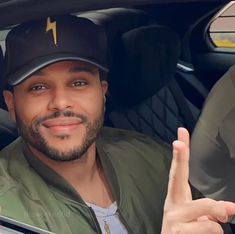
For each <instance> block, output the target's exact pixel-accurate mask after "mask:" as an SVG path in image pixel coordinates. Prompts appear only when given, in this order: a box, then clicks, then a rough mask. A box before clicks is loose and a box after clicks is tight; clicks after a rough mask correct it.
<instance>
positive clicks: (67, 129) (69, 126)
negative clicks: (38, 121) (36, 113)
mask: <svg viewBox="0 0 235 234" xmlns="http://www.w3.org/2000/svg"><path fill="white" fill-rule="evenodd" d="M81 124H82V120H81V119H79V118H73V117H64V118H56V119H49V120H45V121H44V122H43V123H42V126H43V127H45V128H46V129H48V130H49V131H51V132H52V133H53V134H55V135H61V134H63V135H64V134H66V135H70V134H71V133H72V132H73V131H74V130H76V129H77V128H78V126H79V125H81Z"/></svg>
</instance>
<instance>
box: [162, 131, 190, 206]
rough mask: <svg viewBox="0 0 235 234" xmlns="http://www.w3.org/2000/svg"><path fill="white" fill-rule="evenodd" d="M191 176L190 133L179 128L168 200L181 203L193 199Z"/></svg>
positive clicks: (174, 145) (174, 149)
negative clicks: (189, 181) (190, 183)
mask: <svg viewBox="0 0 235 234" xmlns="http://www.w3.org/2000/svg"><path fill="white" fill-rule="evenodd" d="M188 178H189V133H188V131H187V130H186V129H185V128H179V129H178V140H176V141H174V142H173V158H172V162H171V169H170V174H169V182H168V192H167V198H166V201H167V202H173V203H181V202H185V201H189V200H191V199H192V196H191V190H190V187H189V184H188Z"/></svg>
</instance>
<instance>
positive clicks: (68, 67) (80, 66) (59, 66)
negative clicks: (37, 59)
mask: <svg viewBox="0 0 235 234" xmlns="http://www.w3.org/2000/svg"><path fill="white" fill-rule="evenodd" d="M83 71H84V72H89V73H91V74H93V73H94V74H95V73H97V71H98V68H97V67H96V66H94V65H93V64H90V63H87V62H83V61H73V60H71V61H62V62H57V63H53V64H50V65H48V66H46V67H44V68H42V69H40V70H38V71H36V72H35V73H33V74H32V76H35V75H44V74H47V73H50V72H68V73H74V72H83Z"/></svg>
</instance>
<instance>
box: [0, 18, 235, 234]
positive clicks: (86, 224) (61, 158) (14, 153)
mask: <svg viewBox="0 0 235 234" xmlns="http://www.w3.org/2000/svg"><path fill="white" fill-rule="evenodd" d="M105 54H106V38H105V34H104V32H103V31H102V28H100V27H99V26H97V25H95V24H93V23H92V22H91V21H89V20H87V19H82V18H77V17H75V16H59V17H51V18H50V17H48V18H47V19H43V20H39V21H35V22H29V23H26V24H23V25H20V26H18V27H16V28H15V29H13V30H12V31H11V32H10V33H9V35H8V36H7V39H6V76H5V78H6V82H7V85H6V90H5V91H4V98H5V101H6V103H7V106H8V109H9V112H10V113H11V116H12V118H13V119H14V120H15V121H16V123H17V125H18V128H19V131H20V133H21V136H22V137H21V138H19V139H17V140H16V141H15V142H13V143H12V144H11V145H9V146H8V147H6V148H5V149H3V150H2V151H1V159H0V160H1V161H0V167H1V169H0V174H1V177H0V184H1V186H0V205H1V213H2V215H4V216H7V217H10V218H13V219H16V220H19V221H22V222H25V223H28V224H31V225H35V226H37V227H40V228H42V229H46V230H50V231H52V232H54V233H59V234H60V233H61V234H63V233H66V234H69V233H101V232H102V233H124V234H125V233H136V234H137V233H148V234H154V233H160V232H161V233H162V234H171V233H187V234H190V233H206V234H210V233H222V228H221V226H220V224H219V223H218V222H223V223H225V222H227V220H228V216H229V215H233V214H235V205H234V204H233V203H226V202H216V201H213V200H209V199H202V200H197V201H192V195H191V191H190V187H189V185H188V154H189V149H188V144H189V136H188V133H187V131H186V130H185V129H179V134H178V135H179V140H178V141H176V142H174V151H173V154H174V157H173V160H172V166H171V172H170V180H169V185H168V172H169V168H170V162H171V157H170V156H169V153H168V150H167V149H166V148H165V147H164V146H162V145H161V144H160V143H158V142H156V141H154V140H152V139H148V138H146V136H143V135H142V134H138V133H134V132H127V131H124V130H117V129H116V130H115V129H110V128H102V129H101V127H102V123H103V116H104V105H105V94H106V92H107V88H108V84H107V81H106V80H105V77H106V76H105V74H106V72H107V65H106V56H105ZM167 185H168V193H167ZM166 195H167V198H166V202H165V209H164V201H165V197H166ZM163 209H164V214H163ZM162 217H163V219H162Z"/></svg>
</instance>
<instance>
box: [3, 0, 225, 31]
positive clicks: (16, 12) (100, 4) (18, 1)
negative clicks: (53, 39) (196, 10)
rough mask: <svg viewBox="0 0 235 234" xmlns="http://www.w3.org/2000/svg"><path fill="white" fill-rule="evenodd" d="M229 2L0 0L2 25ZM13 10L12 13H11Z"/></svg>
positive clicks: (186, 0)
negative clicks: (52, 17) (103, 12)
mask: <svg viewBox="0 0 235 234" xmlns="http://www.w3.org/2000/svg"><path fill="white" fill-rule="evenodd" d="M174 2H181V3H190V2H221V3H224V2H229V0H206V1H205V0H125V1H120V0H99V1H97V0H79V1H77V0H66V1H64V0H53V1H48V0H37V1H35V0H0V27H1V28H3V27H8V26H10V25H14V24H18V23H23V22H25V21H28V20H32V19H38V18H41V17H44V16H48V15H53V14H66V13H75V12H79V11H88V10H97V9H105V8H111V7H120V6H121V7H133V6H137V5H146V4H156V3H161V4H162V3H164V4H167V3H174ZM10 12H11V14H9V13H10Z"/></svg>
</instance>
